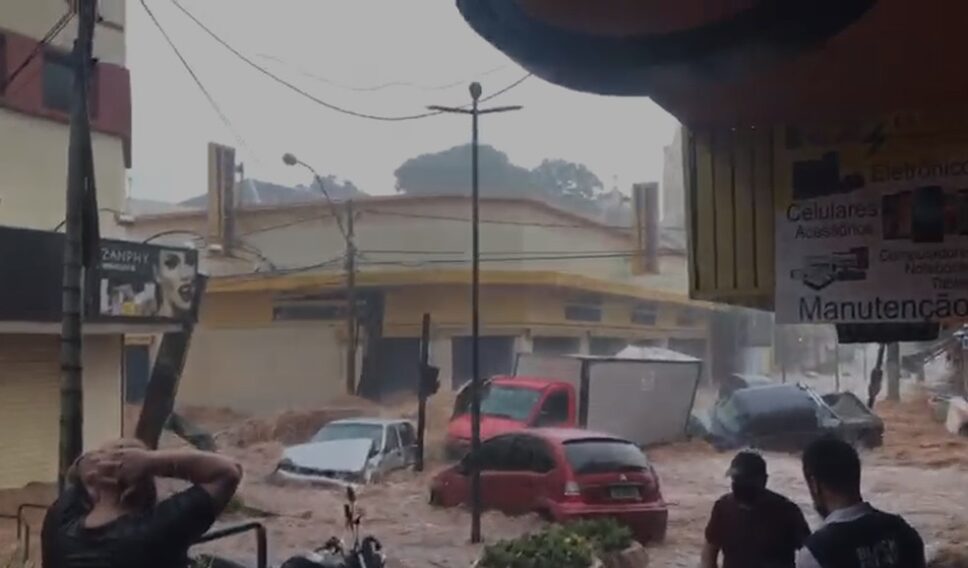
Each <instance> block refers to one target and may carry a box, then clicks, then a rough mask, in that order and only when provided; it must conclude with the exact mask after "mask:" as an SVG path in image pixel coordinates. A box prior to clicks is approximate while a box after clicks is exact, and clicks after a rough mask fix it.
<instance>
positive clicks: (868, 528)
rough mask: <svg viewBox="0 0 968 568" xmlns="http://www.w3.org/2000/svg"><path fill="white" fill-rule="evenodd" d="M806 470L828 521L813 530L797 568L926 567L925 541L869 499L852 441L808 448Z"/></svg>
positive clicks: (833, 441) (819, 510)
mask: <svg viewBox="0 0 968 568" xmlns="http://www.w3.org/2000/svg"><path fill="white" fill-rule="evenodd" d="M803 476H804V477H805V478H806V481H807V486H808V487H809V488H810V496H811V497H812V498H813V504H814V508H816V509H817V513H819V514H820V516H821V517H823V519H824V526H823V527H821V528H820V529H818V530H817V532H815V533H813V535H811V536H810V538H808V539H807V542H806V544H805V546H804V547H803V549H802V550H801V551H800V554H799V555H797V568H924V565H925V559H924V542H923V541H922V540H921V537H920V535H918V533H917V531H915V530H914V529H913V528H911V525H909V524H907V522H906V521H905V520H904V519H902V518H901V517H899V516H897V515H891V514H888V513H884V512H881V511H878V510H877V509H875V508H874V507H871V506H870V505H869V504H867V503H865V502H864V500H863V499H862V498H861V492H860V457H859V456H858V455H857V451H856V450H855V449H854V447H853V446H851V445H850V444H848V443H847V442H845V441H843V440H840V439H837V438H832V437H829V438H823V439H820V440H817V441H816V442H814V443H812V444H811V445H810V446H808V447H807V449H806V450H805V451H804V452H803Z"/></svg>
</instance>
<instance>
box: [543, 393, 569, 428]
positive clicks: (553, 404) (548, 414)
mask: <svg viewBox="0 0 968 568" xmlns="http://www.w3.org/2000/svg"><path fill="white" fill-rule="evenodd" d="M570 400H571V397H569V396H568V391H567V390H564V389H557V390H554V391H552V392H551V393H549V394H548V396H546V397H545V399H544V402H542V403H541V408H540V409H539V410H538V415H537V417H536V418H535V422H534V426H536V427H539V428H540V427H553V426H571V424H569V422H570V420H569V412H568V407H569V405H570Z"/></svg>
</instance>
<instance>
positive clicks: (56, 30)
mask: <svg viewBox="0 0 968 568" xmlns="http://www.w3.org/2000/svg"><path fill="white" fill-rule="evenodd" d="M73 18H74V11H73V10H68V11H67V12H66V13H65V14H64V15H62V16H61V17H60V19H58V20H57V21H56V22H55V23H54V25H53V26H51V28H50V29H49V30H47V33H46V34H44V37H42V38H41V39H40V41H39V42H37V45H35V46H34V48H33V49H32V50H31V51H30V53H28V54H27V57H25V58H24V60H23V61H21V62H20V65H18V66H17V67H16V68H15V69H14V70H13V71H12V72H11V73H10V75H9V77H7V79H6V82H4V84H3V88H2V89H0V92H7V90H8V89H9V88H10V87H11V86H12V85H13V82H14V81H16V80H17V77H19V76H20V74H21V73H23V72H24V71H25V70H26V69H27V67H28V66H29V65H30V63H31V62H32V61H33V60H34V59H36V58H37V56H38V55H40V54H41V53H42V52H43V50H44V48H45V47H47V46H48V45H49V44H50V42H51V41H53V40H54V38H55V37H57V35H58V34H60V33H61V32H62V31H64V28H66V27H67V24H69V23H70V21H71V19H73ZM10 94H12V93H9V92H7V96H9V95H10Z"/></svg>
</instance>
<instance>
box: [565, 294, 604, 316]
mask: <svg viewBox="0 0 968 568" xmlns="http://www.w3.org/2000/svg"><path fill="white" fill-rule="evenodd" d="M565 319H566V320H570V321H591V322H595V321H602V299H601V298H600V297H598V296H593V295H586V296H579V297H577V298H575V299H573V300H572V301H570V302H568V304H566V305H565Z"/></svg>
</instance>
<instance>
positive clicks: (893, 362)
mask: <svg viewBox="0 0 968 568" xmlns="http://www.w3.org/2000/svg"><path fill="white" fill-rule="evenodd" d="M887 400H891V401H894V402H898V401H900V400H901V346H900V344H898V343H891V344H889V345H888V346H887Z"/></svg>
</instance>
